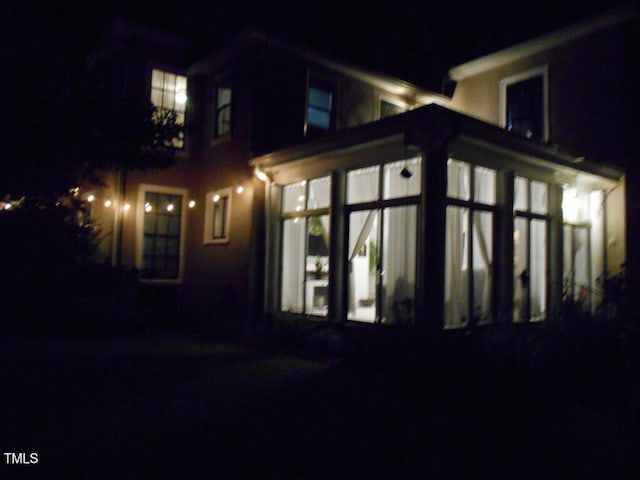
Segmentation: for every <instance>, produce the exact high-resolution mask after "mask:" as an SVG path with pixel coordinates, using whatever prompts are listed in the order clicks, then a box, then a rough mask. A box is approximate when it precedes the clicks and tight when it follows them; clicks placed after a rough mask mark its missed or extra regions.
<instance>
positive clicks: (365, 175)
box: [347, 165, 380, 204]
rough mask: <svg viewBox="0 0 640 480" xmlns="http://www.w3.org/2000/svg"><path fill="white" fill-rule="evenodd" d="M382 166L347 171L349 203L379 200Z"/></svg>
mask: <svg viewBox="0 0 640 480" xmlns="http://www.w3.org/2000/svg"><path fill="white" fill-rule="evenodd" d="M379 175H380V167H379V166H377V165H375V166H372V167H365V168H360V169H358V170H352V171H350V172H348V173H347V203H349V204H353V203H363V202H372V201H375V200H378V198H379V194H378V189H379Z"/></svg>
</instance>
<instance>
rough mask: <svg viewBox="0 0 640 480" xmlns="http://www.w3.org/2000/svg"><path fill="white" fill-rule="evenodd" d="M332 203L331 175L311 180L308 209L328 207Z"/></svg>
mask: <svg viewBox="0 0 640 480" xmlns="http://www.w3.org/2000/svg"><path fill="white" fill-rule="evenodd" d="M330 203H331V177H322V178H316V179H314V180H309V198H308V199H307V209H308V210H316V209H318V208H328V207H329V204H330Z"/></svg>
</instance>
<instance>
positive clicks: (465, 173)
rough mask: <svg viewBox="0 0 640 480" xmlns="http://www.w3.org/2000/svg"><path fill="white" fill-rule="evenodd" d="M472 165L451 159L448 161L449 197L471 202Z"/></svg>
mask: <svg viewBox="0 0 640 480" xmlns="http://www.w3.org/2000/svg"><path fill="white" fill-rule="evenodd" d="M470 168H471V167H470V165H469V164H468V163H466V162H460V161H458V160H453V159H449V160H448V161H447V196H448V197H451V198H458V199H460V200H469V198H470V195H471V193H470V192H471V190H470V187H469V185H470V177H471V174H470Z"/></svg>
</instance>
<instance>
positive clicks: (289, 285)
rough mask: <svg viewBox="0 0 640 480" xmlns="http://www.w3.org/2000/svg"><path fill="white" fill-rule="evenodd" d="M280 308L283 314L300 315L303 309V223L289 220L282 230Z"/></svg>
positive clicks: (284, 223)
mask: <svg viewBox="0 0 640 480" xmlns="http://www.w3.org/2000/svg"><path fill="white" fill-rule="evenodd" d="M282 230H283V231H282V251H283V252H286V255H283V256H282V285H281V300H280V301H281V308H282V310H283V311H285V312H294V313H301V312H302V311H303V309H304V280H305V274H306V265H305V254H304V249H305V238H304V237H305V221H304V219H301V218H290V219H287V220H285V221H284V222H283V229H282Z"/></svg>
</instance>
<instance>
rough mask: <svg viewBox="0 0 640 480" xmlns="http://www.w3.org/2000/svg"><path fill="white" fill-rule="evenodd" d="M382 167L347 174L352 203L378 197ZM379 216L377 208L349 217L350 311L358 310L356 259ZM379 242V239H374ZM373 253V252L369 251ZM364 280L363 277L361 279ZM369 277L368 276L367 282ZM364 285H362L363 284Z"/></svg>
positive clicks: (348, 194) (349, 198) (352, 312)
mask: <svg viewBox="0 0 640 480" xmlns="http://www.w3.org/2000/svg"><path fill="white" fill-rule="evenodd" d="M379 172H380V167H378V166H373V167H366V168H361V169H359V170H354V171H351V172H349V173H348V174H347V202H348V203H350V204H354V203H361V202H367V201H373V200H377V199H378V180H379ZM376 218H377V210H368V211H359V212H353V213H351V215H350V217H349V258H348V260H349V313H350V314H352V315H353V314H355V311H356V278H355V269H354V261H355V260H356V259H357V256H358V254H359V253H360V251H361V250H362V247H363V246H365V245H367V240H368V239H369V236H370V235H371V231H372V229H373V226H374V224H375V221H376ZM374 243H376V244H377V239H374ZM376 246H377V245H376ZM368 254H371V252H368ZM360 281H362V279H361V280H360ZM368 281H369V279H368V278H367V282H368ZM361 286H362V285H361Z"/></svg>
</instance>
